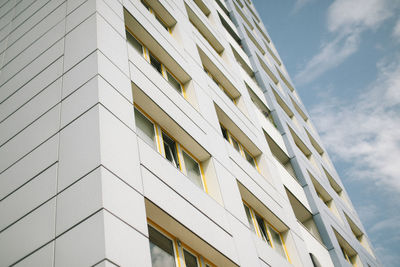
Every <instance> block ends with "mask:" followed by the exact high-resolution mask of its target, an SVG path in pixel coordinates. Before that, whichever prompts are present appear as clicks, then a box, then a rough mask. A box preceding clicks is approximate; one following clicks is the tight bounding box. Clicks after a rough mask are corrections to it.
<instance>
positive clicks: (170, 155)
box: [162, 133, 180, 168]
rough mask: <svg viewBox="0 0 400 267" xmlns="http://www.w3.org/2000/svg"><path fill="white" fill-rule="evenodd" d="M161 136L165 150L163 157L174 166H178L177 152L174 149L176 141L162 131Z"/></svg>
mask: <svg viewBox="0 0 400 267" xmlns="http://www.w3.org/2000/svg"><path fill="white" fill-rule="evenodd" d="M162 138H163V142H164V152H165V157H166V158H167V159H168V160H169V161H170V162H171V163H172V164H174V166H175V167H177V168H180V167H179V161H178V153H177V151H176V143H175V141H174V140H172V139H171V138H170V137H169V136H168V135H166V134H165V133H162Z"/></svg>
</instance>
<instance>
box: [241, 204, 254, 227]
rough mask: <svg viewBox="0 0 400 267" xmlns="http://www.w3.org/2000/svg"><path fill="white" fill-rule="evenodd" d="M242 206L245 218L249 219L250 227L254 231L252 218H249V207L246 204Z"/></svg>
mask: <svg viewBox="0 0 400 267" xmlns="http://www.w3.org/2000/svg"><path fill="white" fill-rule="evenodd" d="M243 206H244V210H245V211H246V216H247V220H248V221H249V225H250V229H251V230H252V231H253V232H254V224H253V219H252V218H251V214H250V209H249V207H247V206H246V205H243Z"/></svg>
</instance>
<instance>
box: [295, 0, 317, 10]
mask: <svg viewBox="0 0 400 267" xmlns="http://www.w3.org/2000/svg"><path fill="white" fill-rule="evenodd" d="M313 1H315V0H296V2H295V3H294V7H293V9H292V13H296V12H298V11H299V10H300V9H302V8H303V7H305V6H306V5H307V4H310V3H311V2H313Z"/></svg>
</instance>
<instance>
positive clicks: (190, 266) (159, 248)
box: [148, 223, 214, 267]
mask: <svg viewBox="0 0 400 267" xmlns="http://www.w3.org/2000/svg"><path fill="white" fill-rule="evenodd" d="M152 224H153V223H152ZM148 229H149V243H150V255H151V264H152V267H176V266H185V267H199V266H202V265H201V263H200V262H201V259H200V257H201V256H200V255H199V254H197V253H196V252H195V251H193V250H191V249H190V248H189V247H187V246H186V245H183V244H182V251H183V257H180V256H182V255H179V250H178V242H179V241H178V239H177V238H175V237H174V236H172V235H171V234H169V233H167V232H166V231H164V230H162V229H161V228H159V227H157V226H153V225H150V224H149V225H148ZM179 246H181V245H179ZM203 261H204V263H205V264H206V266H208V267H211V266H214V265H213V264H211V263H209V262H208V261H206V260H205V259H204V258H203ZM183 262H184V265H182V264H183Z"/></svg>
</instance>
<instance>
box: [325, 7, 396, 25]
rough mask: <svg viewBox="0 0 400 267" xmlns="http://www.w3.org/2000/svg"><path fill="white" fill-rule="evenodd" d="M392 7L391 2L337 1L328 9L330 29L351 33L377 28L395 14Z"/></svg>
mask: <svg viewBox="0 0 400 267" xmlns="http://www.w3.org/2000/svg"><path fill="white" fill-rule="evenodd" d="M390 6H391V1H389V0H336V1H334V2H333V3H332V4H331V5H330V7H329V9H328V18H327V22H328V29H329V30H330V31H331V32H336V31H339V30H341V31H345V32H351V31H353V30H354V29H355V28H363V29H368V28H370V29H373V28H377V27H379V26H380V24H381V23H382V22H383V21H384V20H386V19H387V18H389V17H390V16H391V15H392V14H393V11H392V9H391V8H390Z"/></svg>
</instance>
